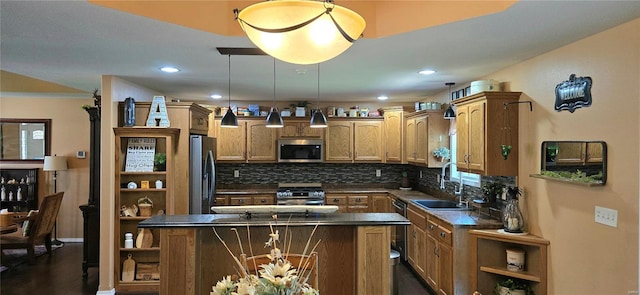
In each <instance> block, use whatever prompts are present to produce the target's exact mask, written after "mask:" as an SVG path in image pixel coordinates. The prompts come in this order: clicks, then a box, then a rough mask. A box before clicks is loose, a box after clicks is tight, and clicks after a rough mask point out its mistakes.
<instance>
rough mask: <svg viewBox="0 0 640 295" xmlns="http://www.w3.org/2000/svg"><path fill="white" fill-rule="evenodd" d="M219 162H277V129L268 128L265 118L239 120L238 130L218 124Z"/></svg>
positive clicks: (217, 153) (217, 154)
mask: <svg viewBox="0 0 640 295" xmlns="http://www.w3.org/2000/svg"><path fill="white" fill-rule="evenodd" d="M216 130H217V131H216V134H217V136H218V138H217V140H216V144H217V152H216V159H217V160H218V161H233V162H276V160H277V158H276V135H277V131H276V130H275V128H267V127H266V122H265V120H264V118H247V119H243V118H238V127H237V128H225V127H221V126H220V122H216Z"/></svg>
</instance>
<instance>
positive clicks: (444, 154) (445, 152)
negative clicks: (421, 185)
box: [433, 147, 451, 160]
mask: <svg viewBox="0 0 640 295" xmlns="http://www.w3.org/2000/svg"><path fill="white" fill-rule="evenodd" d="M433 156H434V157H436V158H441V159H442V160H449V159H450V158H451V154H450V153H449V149H448V148H446V147H439V148H437V149H435V150H433Z"/></svg>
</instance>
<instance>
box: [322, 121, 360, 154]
mask: <svg viewBox="0 0 640 295" xmlns="http://www.w3.org/2000/svg"><path fill="white" fill-rule="evenodd" d="M326 129H327V130H326V131H325V132H326V133H325V137H326V138H325V155H324V159H325V161H327V162H351V161H352V160H353V124H352V123H351V122H350V121H334V120H330V121H328V122H327V128H326Z"/></svg>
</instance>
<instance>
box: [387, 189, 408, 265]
mask: <svg viewBox="0 0 640 295" xmlns="http://www.w3.org/2000/svg"><path fill="white" fill-rule="evenodd" d="M393 210H394V212H395V213H398V214H400V215H402V216H403V217H407V203H405V202H404V201H402V200H399V199H396V200H393ZM393 240H394V241H395V242H393V243H391V247H392V248H393V249H394V250H396V251H398V252H400V257H401V258H402V260H404V261H407V226H406V225H396V227H395V239H393Z"/></svg>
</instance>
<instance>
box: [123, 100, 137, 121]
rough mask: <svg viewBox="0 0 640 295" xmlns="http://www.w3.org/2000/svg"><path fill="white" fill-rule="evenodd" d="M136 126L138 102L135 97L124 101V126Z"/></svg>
mask: <svg viewBox="0 0 640 295" xmlns="http://www.w3.org/2000/svg"><path fill="white" fill-rule="evenodd" d="M135 125H136V101H135V99H133V97H127V98H125V100H124V126H125V127H132V126H135Z"/></svg>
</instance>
